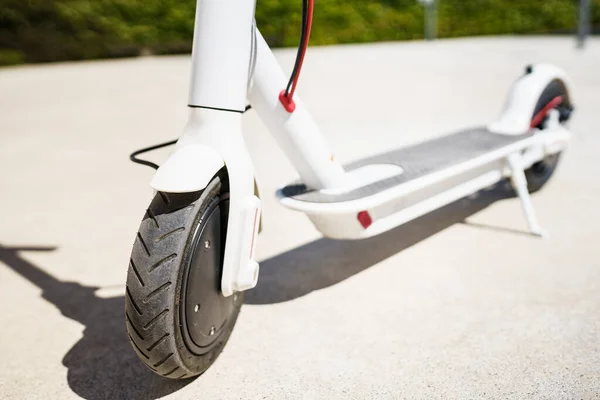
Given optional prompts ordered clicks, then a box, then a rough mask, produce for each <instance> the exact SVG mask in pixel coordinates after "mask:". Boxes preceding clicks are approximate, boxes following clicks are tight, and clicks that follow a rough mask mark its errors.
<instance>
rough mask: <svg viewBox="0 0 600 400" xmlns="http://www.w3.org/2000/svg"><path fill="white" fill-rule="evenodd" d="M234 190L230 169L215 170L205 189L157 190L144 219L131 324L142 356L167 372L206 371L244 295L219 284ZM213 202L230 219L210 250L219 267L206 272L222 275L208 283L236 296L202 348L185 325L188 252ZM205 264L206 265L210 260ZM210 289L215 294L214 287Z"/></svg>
mask: <svg viewBox="0 0 600 400" xmlns="http://www.w3.org/2000/svg"><path fill="white" fill-rule="evenodd" d="M228 198H229V197H228V185H227V180H226V178H225V176H224V175H220V176H216V177H215V178H214V179H213V180H212V181H211V182H210V184H209V185H208V186H207V187H206V189H205V190H204V191H201V192H194V193H185V194H174V193H161V192H159V193H157V195H156V196H155V197H154V199H153V200H152V202H151V204H150V206H149V207H148V210H147V211H146V214H145V216H144V218H143V220H142V222H141V225H140V228H139V231H138V234H137V238H136V240H135V243H134V245H133V250H132V253H131V259H130V263H129V270H128V273H127V288H126V296H125V297H126V300H125V311H126V321H127V331H128V334H129V339H130V341H131V344H132V346H133V348H134V350H135V352H136V353H137V355H138V356H139V358H140V360H142V361H143V362H144V363H145V364H146V365H147V366H148V367H149V368H150V369H151V370H152V371H154V372H156V373H157V374H159V375H162V376H164V377H167V378H171V379H184V378H191V377H193V376H196V375H200V374H202V373H203V372H204V371H206V370H207V369H208V368H209V367H210V366H211V365H212V364H213V362H214V361H215V360H216V359H217V357H218V355H219V354H220V353H221V351H222V350H223V347H224V346H225V344H226V343H227V340H228V339H229V336H230V334H231V332H232V330H233V327H234V325H235V322H236V320H237V317H238V314H239V312H240V308H241V306H242V304H243V303H244V293H243V292H241V293H236V294H235V295H234V296H230V297H228V298H224V297H223V295H222V294H221V292H220V276H221V268H222V259H223V250H222V249H224V247H225V246H224V238H225V232H226V231H225V230H226V226H227V225H226V221H227V219H226V218H227V213H228V208H229V207H228V203H229V201H228ZM215 199H216V200H215ZM215 204H217V205H215ZM211 207H212V208H211ZM215 207H218V211H219V213H218V214H215V215H217V216H218V218H220V219H221V221H224V222H225V223H224V224H223V223H222V222H221V223H220V225H219V226H221V227H222V228H220V229H221V238H220V239H217V240H220V241H221V242H220V243H218V246H219V247H218V250H215V251H218V252H220V254H219V255H213V256H212V257H213V258H214V257H218V258H214V259H216V260H217V261H215V263H214V264H215V265H216V267H215V266H210V265H207V266H206V268H209V269H210V268H213V269H214V268H216V269H217V270H213V271H211V270H209V271H208V273H209V275H210V276H213V277H218V279H213V282H212V283H211V282H208V283H207V284H208V285H209V288H210V289H211V290H217V291H218V295H219V296H221V299H227V300H226V301H230V303H228V306H227V308H226V310H227V313H226V316H225V317H223V318H225V319H224V320H223V323H222V325H220V327H219V328H218V330H217V331H216V333H212V332H214V329H213V330H211V333H210V335H211V338H209V339H210V340H211V342H210V343H209V344H206V343H204V344H203V346H204V347H202V348H201V350H198V349H200V348H199V347H195V348H194V345H190V341H189V340H190V339H189V337H190V333H189V331H186V328H185V326H186V325H185V322H186V320H187V319H186V314H185V308H184V307H185V304H186V299H185V296H186V293H189V292H188V291H187V290H186V285H187V283H188V274H190V272H189V270H190V267H189V265H190V263H191V261H190V260H191V259H193V258H194V257H195V254H196V253H195V251H196V249H199V248H201V247H202V246H200V245H199V244H200V243H202V240H200V239H198V237H199V236H200V235H204V233H202V232H203V231H204V229H203V228H204V227H205V226H206V224H209V222H207V221H208V220H210V218H211V216H212V213H213V212H215V211H214V208H215ZM215 218H217V217H215ZM203 224H204V225H203ZM198 232H200V233H198ZM194 238H196V239H195V240H193V239H194ZM194 242H195V243H194ZM202 250H204V249H202ZM198 251H199V252H200V250H198ZM198 257H202V256H198ZM194 259H195V258H194ZM218 260H220V262H218ZM217 264H218V265H217ZM201 268H205V267H204V265H201ZM196 269H198V267H197V266H196ZM203 273H204V274H206V271H205V272H203ZM195 282H197V281H195ZM196 289H197V288H194V290H196ZM211 293H212V292H211ZM215 293H216V292H215ZM211 295H213V297H214V296H215V294H214V293H213V294H211ZM219 301H221V300H219ZM223 301H225V300H223ZM200 314H201V313H199V314H198V317H200ZM221 314H224V313H221ZM212 335H214V338H212ZM186 336H187V337H186Z"/></svg>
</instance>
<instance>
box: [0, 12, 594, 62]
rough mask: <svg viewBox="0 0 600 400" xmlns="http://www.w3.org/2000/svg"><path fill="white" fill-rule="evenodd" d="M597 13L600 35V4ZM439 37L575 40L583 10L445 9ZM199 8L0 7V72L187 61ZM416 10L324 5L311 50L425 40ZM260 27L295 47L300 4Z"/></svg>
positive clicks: (273, 39) (275, 42)
mask: <svg viewBox="0 0 600 400" xmlns="http://www.w3.org/2000/svg"><path fill="white" fill-rule="evenodd" d="M586 1H587V2H589V3H591V15H590V21H591V25H592V27H594V26H596V27H598V26H600V0H586ZM437 3H438V4H437V5H436V8H437V12H436V14H437V19H438V24H437V34H438V36H439V37H442V38H448V37H459V36H473V35H501V34H565V33H572V32H575V30H576V26H577V18H578V7H579V3H580V0H544V1H542V0H519V1H514V0H469V1H465V0H442V1H438V2H437ZM194 9H195V0H161V1H157V0H153V1H142V0H27V1H24V0H0V65H11V64H20V63H37V62H49V61H66V60H83V59H97V58H113V57H131V56H138V55H147V54H180V53H187V52H189V51H190V49H191V39H192V32H193V22H194V19H193V18H194ZM425 12H426V8H424V7H423V5H422V4H420V2H419V1H416V0H377V1H358V0H354V1H347V0H320V1H318V2H317V4H316V12H315V16H314V28H313V30H312V34H311V44H312V45H324V44H337V43H356V42H372V41H389V40H411V39H419V38H423V36H424V34H425V33H424V31H425V30H424V21H425V18H424V13H425ZM256 20H257V23H258V26H259V27H260V29H261V32H262V33H263V35H264V36H265V38H266V39H267V40H268V42H269V44H270V45H271V46H276V47H281V46H296V45H297V42H298V37H299V31H300V20H301V2H299V1H298V0H258V1H257V10H256Z"/></svg>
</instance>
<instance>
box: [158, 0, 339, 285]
mask: <svg viewBox="0 0 600 400" xmlns="http://www.w3.org/2000/svg"><path fill="white" fill-rule="evenodd" d="M253 17H254V1H248V0H244V1H241V0H198V4H197V9H196V25H195V30H194V45H193V50H192V77H191V85H190V95H189V107H190V115H189V120H188V123H187V125H186V127H185V129H184V132H183V135H182V136H181V138H180V139H179V141H178V142H177V146H176V148H175V151H174V152H173V154H171V156H170V157H169V158H168V159H167V161H166V162H165V163H164V164H163V165H162V166H161V167H160V168H159V169H158V171H157V172H156V174H155V176H154V177H153V179H152V182H151V186H152V187H153V188H154V189H156V190H158V191H165V192H190V191H196V190H202V189H204V188H205V187H206V185H207V184H208V182H209V180H210V179H211V178H212V176H214V175H215V174H216V173H217V172H218V170H219V169H220V168H222V167H225V168H226V169H227V174H228V178H229V190H230V200H229V220H228V228H227V238H226V243H225V255H224V261H223V273H222V278H221V291H222V293H223V295H224V296H230V295H232V294H233V293H234V292H236V291H242V290H247V289H250V288H252V287H254V286H255V285H256V283H257V279H258V263H257V262H256V261H255V256H254V249H255V246H256V242H257V240H256V239H257V238H256V236H257V231H258V226H259V221H260V212H261V202H260V200H259V199H258V198H257V197H256V196H255V191H254V168H253V165H252V161H251V158H250V155H249V154H248V150H247V148H246V145H245V143H244V139H243V137H242V113H243V112H244V109H245V105H246V104H245V102H246V98H248V99H249V100H250V103H251V104H252V106H253V108H254V109H255V110H256V112H257V113H258V115H259V116H260V117H261V119H262V120H263V122H264V123H265V125H266V126H267V127H268V128H269V130H270V131H271V133H272V134H273V135H274V136H275V138H276V140H277V142H278V143H279V145H280V147H281V148H282V150H283V151H284V152H285V153H286V155H287V156H288V158H289V159H290V161H291V162H292V164H293V165H294V166H295V167H296V169H297V170H298V172H299V174H300V177H301V179H302V181H303V182H304V183H305V184H307V185H308V186H309V187H312V188H314V189H325V188H333V187H337V186H341V185H343V182H344V179H345V174H344V170H343V168H342V167H341V166H340V165H339V164H338V163H337V162H335V161H334V159H333V157H332V154H331V152H330V151H329V149H328V148H327V146H326V144H325V141H324V139H323V137H322V136H321V134H320V132H319V130H318V128H317V126H316V125H315V123H314V121H313V120H312V118H311V117H310V115H309V113H308V112H307V111H306V109H305V107H304V105H303V104H302V102H301V101H300V100H299V99H298V98H297V97H296V98H295V99H294V100H295V102H296V109H295V111H294V112H293V113H288V112H287V111H286V110H285V109H284V108H283V106H282V105H281V104H280V103H279V93H280V91H281V90H282V89H283V88H284V87H285V85H286V83H287V82H286V79H285V76H284V73H283V71H282V70H281V68H280V66H279V64H278V63H277V61H276V60H275V57H274V56H273V54H272V52H271V50H270V49H269V46H268V45H267V43H266V42H265V40H264V38H263V37H262V35H261V34H260V32H259V31H258V29H256V27H255V26H254V24H253ZM253 50H254V51H253ZM251 70H253V71H254V73H253V74H252V76H250V74H251ZM249 82H250V85H249Z"/></svg>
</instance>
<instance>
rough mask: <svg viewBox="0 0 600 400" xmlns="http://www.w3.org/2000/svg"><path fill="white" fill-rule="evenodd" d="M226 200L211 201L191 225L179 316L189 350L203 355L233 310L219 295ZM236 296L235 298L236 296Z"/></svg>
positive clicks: (232, 301)
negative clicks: (192, 229)
mask: <svg viewBox="0 0 600 400" xmlns="http://www.w3.org/2000/svg"><path fill="white" fill-rule="evenodd" d="M228 206H229V200H228V199H225V200H220V199H218V198H214V199H212V200H211V202H210V204H209V206H208V207H207V208H206V210H205V211H204V212H203V214H202V215H201V216H200V218H199V219H198V221H199V222H198V223H197V224H196V225H195V226H194V233H193V236H192V240H191V241H190V250H189V254H188V256H187V257H186V258H187V265H186V270H185V272H184V277H183V279H184V280H183V282H184V284H183V285H182V291H181V302H180V313H181V314H180V315H181V321H182V327H181V330H182V335H183V338H184V342H185V344H186V345H187V347H188V348H189V350H190V351H191V352H193V353H195V354H204V353H206V352H207V351H209V350H210V349H211V347H212V345H213V344H214V343H215V342H217V340H218V339H219V337H220V335H221V333H223V332H224V331H226V329H225V327H226V326H227V322H228V320H229V316H230V315H231V314H232V313H233V311H234V308H235V297H234V296H230V297H225V296H223V295H222V293H221V272H222V266H223V255H224V248H225V246H224V243H225V234H226V232H225V231H226V229H223V228H222V227H224V226H226V224H227V214H228V208H229V207H228ZM236 297H237V296H236Z"/></svg>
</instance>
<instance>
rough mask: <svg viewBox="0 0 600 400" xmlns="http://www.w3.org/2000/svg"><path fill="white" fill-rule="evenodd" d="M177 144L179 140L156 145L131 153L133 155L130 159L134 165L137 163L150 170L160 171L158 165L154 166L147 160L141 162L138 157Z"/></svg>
mask: <svg viewBox="0 0 600 400" xmlns="http://www.w3.org/2000/svg"><path fill="white" fill-rule="evenodd" d="M175 143H177V140H171V141H169V142H165V143H161V144H157V145H154V146H150V147H146V148H144V149H140V150H136V151H134V152H133V153H131V155H130V156H129V159H130V160H131V161H133V162H134V163H136V164H142V165H147V166H148V167H150V168H154V169H158V165H156V164H154V163H153V162H151V161H146V160H140V159H139V158H137V157H136V156H138V155H140V154H143V153H147V152H149V151H152V150H157V149H161V148H163V147H167V146H172V145H174V144H175Z"/></svg>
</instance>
